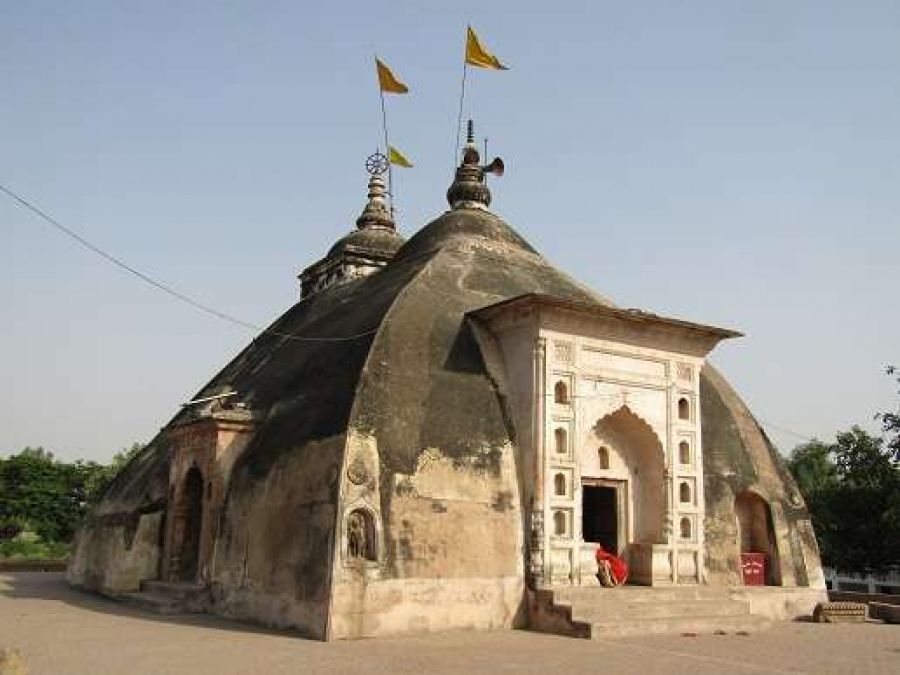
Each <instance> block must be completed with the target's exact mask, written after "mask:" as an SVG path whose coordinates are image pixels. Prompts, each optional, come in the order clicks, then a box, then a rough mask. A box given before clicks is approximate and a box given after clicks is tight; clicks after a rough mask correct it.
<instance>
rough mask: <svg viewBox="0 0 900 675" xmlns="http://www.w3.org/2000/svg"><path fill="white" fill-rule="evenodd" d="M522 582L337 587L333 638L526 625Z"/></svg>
mask: <svg viewBox="0 0 900 675" xmlns="http://www.w3.org/2000/svg"><path fill="white" fill-rule="evenodd" d="M524 591H525V586H524V583H523V580H522V579H521V578H519V577H500V578H456V579H390V580H385V581H375V582H369V583H362V582H360V583H357V584H354V583H348V584H342V585H340V586H337V587H335V589H334V598H333V604H332V612H331V622H330V624H331V625H330V632H329V639H332V640H341V639H350V638H369V637H385V636H390V635H408V634H415V633H434V632H438V631H444V630H452V629H476V630H492V629H500V628H521V627H524V626H525V623H526V616H527V611H526V607H525V600H524Z"/></svg>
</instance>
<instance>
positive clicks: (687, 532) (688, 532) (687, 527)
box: [679, 518, 693, 539]
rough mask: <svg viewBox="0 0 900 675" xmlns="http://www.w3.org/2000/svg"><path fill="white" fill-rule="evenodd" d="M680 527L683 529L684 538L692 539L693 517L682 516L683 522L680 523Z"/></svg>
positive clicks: (682, 535)
mask: <svg viewBox="0 0 900 675" xmlns="http://www.w3.org/2000/svg"><path fill="white" fill-rule="evenodd" d="M679 528H680V530H681V538H682V539H690V538H691V536H692V529H693V528H692V527H691V519H690V518H682V519H681V523H680V524H679Z"/></svg>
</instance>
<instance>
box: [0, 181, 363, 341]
mask: <svg viewBox="0 0 900 675" xmlns="http://www.w3.org/2000/svg"><path fill="white" fill-rule="evenodd" d="M0 191H2V192H4V193H6V195H8V196H9V197H10V198H11V199H13V200H14V201H15V202H17V203H18V204H19V205H20V206H22V207H24V208H26V209H28V210H29V211H31V213H33V214H35V215H36V216H38V217H39V218H41V219H42V220H43V221H45V222H47V223H49V224H50V225H52V226H53V227H55V228H56V229H57V230H59V231H60V232H62V233H63V234H65V235H66V236H68V237H69V238H71V239H74V240H75V241H76V242H78V243H79V244H81V245H82V246H83V247H84V248H86V249H88V250H89V251H91V252H92V253H95V254H96V255H98V256H100V257H101V258H103V259H104V260H106V261H107V262H109V263H112V264H113V265H115V266H116V267H119V268H120V269H123V270H125V271H126V272H128V273H129V274H131V275H133V276H135V277H137V278H138V279H140V280H141V281H143V282H144V283H146V284H149V285H150V286H152V287H153V288H155V289H157V290H159V291H162V292H163V293H165V294H167V295H169V296H171V297H173V298H175V299H176V300H179V301H180V302H183V303H185V304H186V305H189V306H190V307H193V308H194V309H196V310H199V311H201V312H203V313H205V314H208V315H210V316H214V317H216V318H218V319H221V320H223V321H227V322H229V323H232V324H235V325H237V326H241V327H242V328H247V329H249V330H254V331H258V332H260V333H265V334H268V335H274V336H276V337H280V338H284V339H288V340H298V341H301V342H347V341H350V340H358V339H360V338H363V337H367V336H369V335H373V334H374V333H376V332H377V331H378V329H377V328H374V329H372V330H368V331H365V332H363V333H357V334H355V335H345V336H341V337H308V336H300V335H293V334H291V333H280V332H278V331H274V330H269V329H267V328H264V327H262V326H259V325H257V324H254V323H251V322H249V321H244V320H243V319H239V318H237V317H234V316H231V315H230V314H226V313H225V312H222V311H219V310H218V309H215V308H214V307H210V306H209V305H206V304H204V303H202V302H199V301H198V300H194V299H193V298H192V297H190V296H188V295H186V294H184V293H182V292H181V291H178V290H176V289H175V288H173V287H172V286H170V285H169V284H166V283H164V282H162V281H158V280H156V279H154V278H153V277H151V276H150V275H148V274H144V273H143V272H141V271H140V270H138V269H135V268H134V267H132V266H131V265H129V264H128V263H126V262H124V261H122V260H121V259H119V258H117V257H116V256H114V255H112V254H110V253H107V252H106V251H104V250H103V249H101V248H100V247H99V246H96V245H95V244H93V243H91V242H90V241H88V240H87V239H86V238H85V237H83V236H82V235H80V234H78V233H77V232H75V231H74V230H72V229H71V228H69V227H66V226H65V225H63V224H62V223H61V222H59V221H58V220H56V219H55V218H53V217H52V216H50V215H49V214H48V213H46V212H45V211H44V210H42V209H40V208H39V207H37V206H35V205H34V204H32V203H31V202H29V201H28V200H27V199H25V198H24V197H20V196H19V195H18V194H16V193H15V192H13V191H12V190H10V189H9V188H8V187H6V186H5V185H3V184H2V183H0Z"/></svg>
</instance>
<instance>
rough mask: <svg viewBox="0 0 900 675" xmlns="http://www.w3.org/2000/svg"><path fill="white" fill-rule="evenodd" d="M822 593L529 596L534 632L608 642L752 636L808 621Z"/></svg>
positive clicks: (566, 590) (674, 590)
mask: <svg viewBox="0 0 900 675" xmlns="http://www.w3.org/2000/svg"><path fill="white" fill-rule="evenodd" d="M822 597H824V591H819V590H816V589H809V588H780V587H762V588H751V587H744V586H741V587H708V586H670V587H652V588H651V587H646V586H624V587H620V588H602V587H595V586H588V587H584V586H562V587H554V588H549V589H543V590H538V591H535V592H532V593H531V594H530V598H529V618H530V625H531V628H532V629H533V630H537V631H541V632H547V633H555V634H558V635H568V636H571V637H580V638H592V639H606V638H621V637H630V636H639V635H671V634H681V633H696V634H722V633H731V634H734V633H751V632H758V631H760V630H763V629H765V628H767V627H769V625H770V624H771V622H772V621H773V620H791V619H796V618H798V617H800V616H805V615H809V614H810V613H811V611H812V608H813V607H814V606H815V604H816V602H818V601H820V600H821V599H822Z"/></svg>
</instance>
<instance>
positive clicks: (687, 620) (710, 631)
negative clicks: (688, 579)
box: [591, 614, 771, 640]
mask: <svg viewBox="0 0 900 675" xmlns="http://www.w3.org/2000/svg"><path fill="white" fill-rule="evenodd" d="M770 625H771V622H769V621H768V620H766V619H764V618H763V617H759V616H752V615H750V614H745V615H741V616H691V617H685V616H677V617H670V618H653V619H629V620H624V621H605V622H602V623H592V624H591V639H593V640H606V639H617V638H625V637H634V636H639V635H682V634H684V633H693V634H697V635H714V634H716V633H717V632H719V633H721V632H725V633H728V634H734V633H738V632H746V633H758V632H759V631H761V630H765V629H767V628H768V627H769V626H770Z"/></svg>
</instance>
